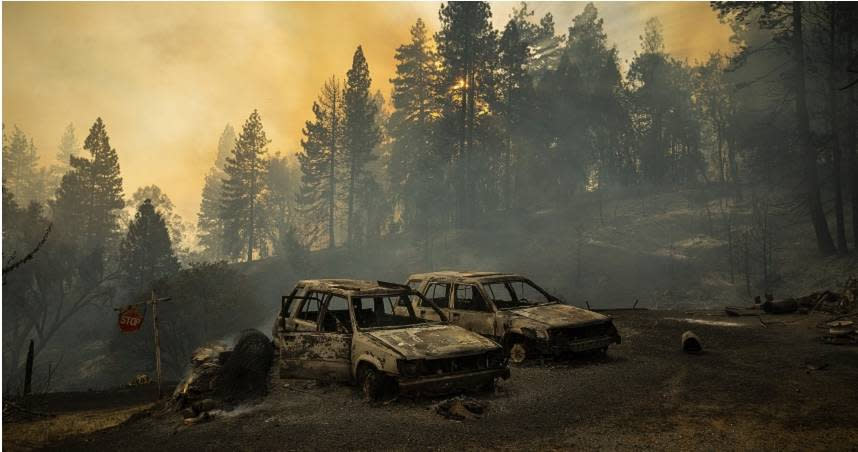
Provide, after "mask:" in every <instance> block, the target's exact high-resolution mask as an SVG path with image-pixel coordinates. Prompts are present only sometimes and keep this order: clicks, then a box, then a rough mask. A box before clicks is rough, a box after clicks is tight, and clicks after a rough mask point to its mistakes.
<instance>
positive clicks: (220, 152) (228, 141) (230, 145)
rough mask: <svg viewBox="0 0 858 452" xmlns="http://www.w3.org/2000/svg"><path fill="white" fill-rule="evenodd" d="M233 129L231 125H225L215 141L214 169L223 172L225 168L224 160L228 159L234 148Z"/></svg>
mask: <svg viewBox="0 0 858 452" xmlns="http://www.w3.org/2000/svg"><path fill="white" fill-rule="evenodd" d="M235 140H236V138H235V129H233V128H232V125H231V124H227V125H226V126H225V127H224V128H223V132H221V134H220V138H219V139H218V140H217V158H216V159H215V168H217V169H218V170H220V171H224V169H225V168H226V159H227V158H229V156H230V154H231V153H232V150H233V149H234V148H235Z"/></svg>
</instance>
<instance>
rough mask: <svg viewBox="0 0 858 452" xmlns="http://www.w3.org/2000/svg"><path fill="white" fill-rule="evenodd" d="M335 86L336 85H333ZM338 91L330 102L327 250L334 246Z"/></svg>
mask: <svg viewBox="0 0 858 452" xmlns="http://www.w3.org/2000/svg"><path fill="white" fill-rule="evenodd" d="M335 86H337V85H335ZM337 91H339V89H336V90H335V91H334V96H333V98H332V101H331V104H332V106H331V142H330V144H329V146H330V148H331V159H330V162H329V163H330V168H329V170H328V171H329V173H328V190H329V193H328V249H334V246H335V245H336V241H335V237H334V209H336V201H337V196H336V192H335V190H336V176H337V174H336V172H337V171H336V156H337V95H338V94H339V93H337Z"/></svg>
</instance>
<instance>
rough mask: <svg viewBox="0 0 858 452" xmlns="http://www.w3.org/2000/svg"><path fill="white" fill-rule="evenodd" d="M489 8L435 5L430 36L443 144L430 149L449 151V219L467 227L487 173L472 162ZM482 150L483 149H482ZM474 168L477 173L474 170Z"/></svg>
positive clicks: (489, 81) (492, 44) (493, 40)
mask: <svg viewBox="0 0 858 452" xmlns="http://www.w3.org/2000/svg"><path fill="white" fill-rule="evenodd" d="M491 15H492V14H491V8H490V6H489V4H488V3H486V2H449V3H447V4H444V5H442V6H441V10H440V12H439V18H440V21H441V29H440V30H439V31H438V33H437V34H436V35H435V42H436V44H437V47H438V55H439V56H440V57H441V62H442V64H443V71H441V74H442V76H441V78H440V80H439V83H438V94H439V97H440V98H441V100H442V106H443V109H442V119H441V121H442V123H441V129H440V132H441V133H442V135H443V139H441V140H438V141H437V142H436V144H437V145H438V146H439V147H440V148H441V149H451V150H452V153H451V155H450V162H451V166H452V168H453V170H454V171H453V173H454V174H453V175H452V177H453V179H452V180H451V185H452V186H453V187H455V193H456V196H455V205H456V209H455V219H456V222H457V223H458V224H459V225H470V224H472V222H473V220H474V219H475V218H476V215H477V214H478V213H479V211H480V210H481V207H482V206H481V205H480V202H479V199H478V196H479V194H478V193H477V191H478V190H477V189H478V187H479V186H480V183H479V179H480V178H481V177H485V176H486V175H487V174H488V171H487V168H485V167H484V166H483V165H478V163H480V164H482V163H484V162H487V160H488V159H478V158H477V157H476V156H475V155H474V154H475V152H477V151H479V150H480V147H481V145H483V144H485V143H483V142H482V141H483V140H485V139H486V137H487V136H489V134H487V133H485V132H486V127H487V124H488V121H484V119H487V118H486V115H485V114H484V113H486V112H489V110H488V108H487V104H488V103H489V102H490V101H491V96H492V95H493V94H494V68H495V61H496V57H497V32H496V31H495V30H494V29H493V28H492V25H491ZM486 148H488V146H486V147H484V149H486ZM478 166H479V168H478Z"/></svg>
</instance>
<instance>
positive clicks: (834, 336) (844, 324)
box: [822, 320, 858, 345]
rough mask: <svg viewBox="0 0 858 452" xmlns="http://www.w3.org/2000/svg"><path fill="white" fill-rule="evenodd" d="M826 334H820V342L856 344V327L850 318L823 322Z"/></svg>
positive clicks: (857, 338) (857, 330)
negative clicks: (826, 330) (826, 329)
mask: <svg viewBox="0 0 858 452" xmlns="http://www.w3.org/2000/svg"><path fill="white" fill-rule="evenodd" d="M825 326H827V327H828V334H826V335H824V336H822V342H825V343H826V344H833V345H855V344H858V329H856V326H855V322H853V321H852V320H834V321H831V322H828V323H826V324H825Z"/></svg>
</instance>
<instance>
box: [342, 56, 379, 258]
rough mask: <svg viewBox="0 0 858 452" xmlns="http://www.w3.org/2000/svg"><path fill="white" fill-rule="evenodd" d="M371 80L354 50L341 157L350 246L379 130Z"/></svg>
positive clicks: (346, 93) (365, 192) (347, 89)
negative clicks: (344, 180)
mask: <svg viewBox="0 0 858 452" xmlns="http://www.w3.org/2000/svg"><path fill="white" fill-rule="evenodd" d="M371 82H372V79H371V78H370V76H369V65H367V62H366V58H365V57H364V55H363V49H362V48H361V46H358V48H357V50H355V53H354V57H353V59H352V68H351V69H349V71H348V73H347V78H346V87H345V96H344V100H345V105H344V107H345V109H344V110H345V124H344V126H345V127H344V134H343V137H344V143H343V144H344V146H343V154H344V155H343V157H344V159H345V161H346V162H347V163H346V165H347V171H348V181H349V182H348V187H347V195H346V196H347V199H348V201H347V207H346V209H347V212H346V219H347V220H346V221H347V223H346V227H347V242H348V243H349V246H352V245H353V244H354V243H355V241H356V240H357V238H356V236H355V233H356V230H357V225H356V221H357V220H356V218H355V209H356V204H360V203H362V202H364V201H366V195H367V188H368V186H369V184H370V180H369V179H370V175H369V174H368V173H367V171H366V164H367V163H368V162H369V161H371V160H373V159H375V156H374V155H373V150H374V149H375V147H376V146H377V145H378V144H379V142H380V141H381V133H380V131H379V126H378V124H376V122H375V120H376V114H377V112H378V109H377V107H376V105H375V103H374V102H373V99H372V96H371V95H370V91H369V86H370V83H371Z"/></svg>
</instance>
